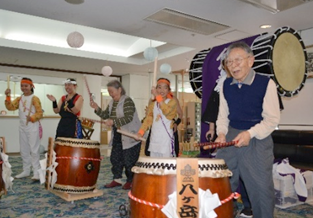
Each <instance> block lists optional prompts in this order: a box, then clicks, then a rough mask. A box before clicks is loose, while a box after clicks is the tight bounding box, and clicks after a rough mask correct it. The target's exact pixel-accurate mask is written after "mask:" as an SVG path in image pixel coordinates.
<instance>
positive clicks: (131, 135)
mask: <svg viewBox="0 0 313 218" xmlns="http://www.w3.org/2000/svg"><path fill="white" fill-rule="evenodd" d="M117 132H118V133H121V134H123V135H126V136H129V137H131V138H134V139H137V135H136V134H133V133H130V132H126V131H123V130H120V129H118V130H117ZM139 140H140V141H143V142H145V141H146V139H145V138H143V137H139Z"/></svg>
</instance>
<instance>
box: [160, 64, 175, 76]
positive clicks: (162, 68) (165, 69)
mask: <svg viewBox="0 0 313 218" xmlns="http://www.w3.org/2000/svg"><path fill="white" fill-rule="evenodd" d="M160 72H161V73H164V74H169V73H170V72H172V67H171V65H169V64H162V65H161V66H160Z"/></svg>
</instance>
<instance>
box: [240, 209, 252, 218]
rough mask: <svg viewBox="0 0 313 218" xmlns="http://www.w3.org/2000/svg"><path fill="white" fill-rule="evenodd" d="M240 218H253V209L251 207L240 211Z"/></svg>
mask: <svg viewBox="0 0 313 218" xmlns="http://www.w3.org/2000/svg"><path fill="white" fill-rule="evenodd" d="M240 217H245V218H252V217H253V213H252V210H251V208H249V207H245V208H243V209H242V210H241V211H240Z"/></svg>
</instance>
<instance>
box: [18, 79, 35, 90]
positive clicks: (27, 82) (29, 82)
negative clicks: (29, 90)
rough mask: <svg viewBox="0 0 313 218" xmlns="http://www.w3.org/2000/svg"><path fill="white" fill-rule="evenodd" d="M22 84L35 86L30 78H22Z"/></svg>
mask: <svg viewBox="0 0 313 218" xmlns="http://www.w3.org/2000/svg"><path fill="white" fill-rule="evenodd" d="M21 84H29V85H31V86H32V87H33V88H35V86H34V83H33V82H32V81H30V80H26V79H22V80H21Z"/></svg>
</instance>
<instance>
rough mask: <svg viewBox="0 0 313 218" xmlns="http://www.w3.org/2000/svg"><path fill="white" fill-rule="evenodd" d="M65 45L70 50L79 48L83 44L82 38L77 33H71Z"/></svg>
mask: <svg viewBox="0 0 313 218" xmlns="http://www.w3.org/2000/svg"><path fill="white" fill-rule="evenodd" d="M67 44H68V45H69V46H71V47H72V48H80V47H82V46H83V44H84V36H83V35H82V34H81V33H79V32H72V33H70V34H69V35H68V36H67Z"/></svg>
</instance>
